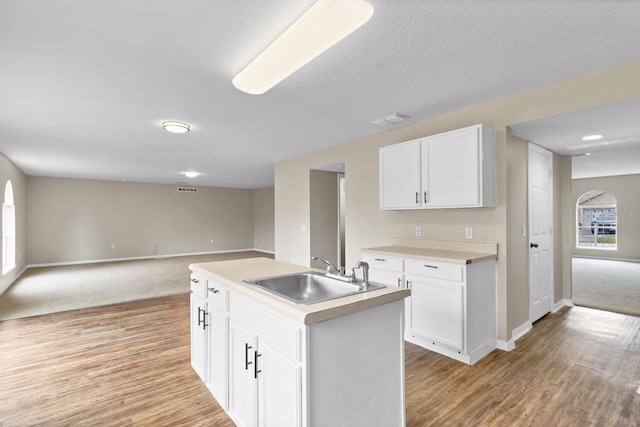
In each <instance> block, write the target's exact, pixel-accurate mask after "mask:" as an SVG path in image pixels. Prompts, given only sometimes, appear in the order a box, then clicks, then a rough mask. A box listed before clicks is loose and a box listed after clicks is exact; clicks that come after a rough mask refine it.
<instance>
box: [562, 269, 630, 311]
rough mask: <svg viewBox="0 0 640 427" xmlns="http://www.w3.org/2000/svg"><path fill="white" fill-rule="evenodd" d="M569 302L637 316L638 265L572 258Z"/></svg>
mask: <svg viewBox="0 0 640 427" xmlns="http://www.w3.org/2000/svg"><path fill="white" fill-rule="evenodd" d="M573 302H574V304H575V305H581V306H584V307H591V308H598V309H601V310H607V311H614V312H617V313H624V314H630V315H633V316H640V263H636V262H624V261H610V260H601V259H589V258H573Z"/></svg>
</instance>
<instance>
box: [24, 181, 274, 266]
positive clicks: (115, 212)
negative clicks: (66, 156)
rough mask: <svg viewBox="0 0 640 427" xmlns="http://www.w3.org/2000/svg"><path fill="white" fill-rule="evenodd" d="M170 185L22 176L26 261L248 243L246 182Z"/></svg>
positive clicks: (250, 202)
mask: <svg viewBox="0 0 640 427" xmlns="http://www.w3.org/2000/svg"><path fill="white" fill-rule="evenodd" d="M176 187H177V186H176V185H162V184H142V183H127V182H115V181H94V180H80V179H66V178H44V177H33V176H29V177H28V178H27V192H26V194H27V204H28V207H29V209H28V211H27V229H28V231H29V232H28V238H27V247H28V248H29V253H28V263H29V264H46V263H60V262H78V261H91V260H106V259H117V258H128V257H145V256H153V255H166V254H185V253H199V252H215V251H229V250H241V249H251V248H253V246H254V191H253V190H239V189H229V188H212V187H199V191H198V192H197V193H179V192H178V191H177V190H176ZM264 227H265V228H266V225H265V226H264ZM265 243H266V238H265ZM112 245H114V248H112Z"/></svg>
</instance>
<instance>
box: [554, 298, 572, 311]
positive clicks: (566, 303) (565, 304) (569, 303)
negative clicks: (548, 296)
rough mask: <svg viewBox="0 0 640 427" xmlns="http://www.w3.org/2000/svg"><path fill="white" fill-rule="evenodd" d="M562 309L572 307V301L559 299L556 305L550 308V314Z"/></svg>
mask: <svg viewBox="0 0 640 427" xmlns="http://www.w3.org/2000/svg"><path fill="white" fill-rule="evenodd" d="M563 307H573V299H566V298H565V299H561V300H560V301H558V302H557V303H555V304H553V307H552V308H551V312H552V313H556V312H557V311H559V310H560V309H561V308H563Z"/></svg>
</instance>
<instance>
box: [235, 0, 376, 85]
mask: <svg viewBox="0 0 640 427" xmlns="http://www.w3.org/2000/svg"><path fill="white" fill-rule="evenodd" d="M372 16H373V6H371V4H369V3H368V2H366V1H365V0H318V2H317V3H316V4H314V5H313V6H311V9H309V10H308V11H306V12H305V14H304V15H302V16H301V17H300V18H299V19H298V20H297V21H296V22H295V23H294V24H293V25H292V26H291V27H289V29H288V30H286V31H285V32H284V33H283V34H282V35H281V36H280V37H278V38H277V39H276V40H275V41H274V42H273V43H271V45H269V47H267V48H266V49H265V50H264V52H262V53H261V54H260V55H258V57H257V58H256V59H254V60H253V61H252V62H251V63H250V64H249V65H247V67H246V68H245V69H244V70H242V71H241V72H240V73H239V74H238V75H237V76H235V78H234V79H233V81H232V83H233V85H234V86H235V87H236V88H238V89H240V90H241V91H243V92H246V93H249V94H251V95H260V94H263V93H265V92H266V91H268V90H269V89H271V88H272V87H274V86H275V85H277V84H278V83H280V82H281V81H282V80H284V79H286V78H287V77H289V76H290V75H291V74H293V73H294V72H296V71H297V70H298V69H300V68H301V67H302V66H304V65H305V64H307V63H308V62H310V61H311V60H312V59H314V58H315V57H317V56H319V55H320V54H321V53H323V52H324V51H325V50H327V49H329V48H330V47H331V46H333V45H334V44H336V43H338V42H339V41H340V40H342V39H343V38H345V37H347V36H348V35H349V34H351V33H352V32H354V31H355V30H357V29H358V28H360V27H361V26H362V25H364V24H365V23H366V22H367V21H368V20H369V19H371V17H372Z"/></svg>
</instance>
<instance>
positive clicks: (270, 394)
mask: <svg viewBox="0 0 640 427" xmlns="http://www.w3.org/2000/svg"><path fill="white" fill-rule="evenodd" d="M259 346H260V349H259V350H260V351H259V353H258V355H257V356H258V357H257V358H256V363H257V367H258V370H257V374H256V377H257V380H258V384H259V393H258V407H259V408H260V426H261V427H299V426H301V425H302V411H301V409H302V374H301V370H300V367H299V366H297V365H296V364H295V363H293V362H291V361H290V360H288V359H287V358H285V357H284V356H282V355H281V354H280V353H278V352H277V351H276V350H274V349H272V348H271V347H270V346H269V345H268V344H266V343H264V342H261V343H259Z"/></svg>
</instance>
